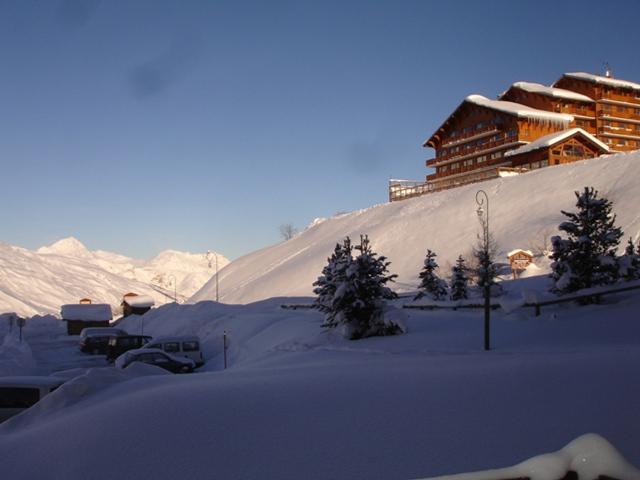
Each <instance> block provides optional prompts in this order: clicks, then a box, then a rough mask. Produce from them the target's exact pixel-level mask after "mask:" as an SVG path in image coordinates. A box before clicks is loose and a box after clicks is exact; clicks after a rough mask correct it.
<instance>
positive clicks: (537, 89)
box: [511, 82, 594, 102]
mask: <svg viewBox="0 0 640 480" xmlns="http://www.w3.org/2000/svg"><path fill="white" fill-rule="evenodd" d="M511 87H512V88H519V89H520V90H524V91H525V92H530V93H539V94H540V95H546V96H548V97H553V98H563V99H566V100H575V101H579V102H593V101H594V100H593V99H592V98H589V97H587V96H586V95H582V94H580V93H576V92H572V91H571V90H565V89H564V88H555V87H547V86H546V85H542V84H541V83H531V82H516V83H514V84H513V85H511Z"/></svg>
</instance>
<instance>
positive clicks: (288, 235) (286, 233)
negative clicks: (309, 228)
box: [280, 223, 298, 241]
mask: <svg viewBox="0 0 640 480" xmlns="http://www.w3.org/2000/svg"><path fill="white" fill-rule="evenodd" d="M296 233H298V231H297V230H296V229H295V227H294V226H293V225H292V224H291V223H283V224H282V225H280V236H281V237H282V238H283V239H284V240H285V241H286V240H291V239H292V238H293V237H294V236H295V235H296Z"/></svg>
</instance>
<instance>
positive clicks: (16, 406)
mask: <svg viewBox="0 0 640 480" xmlns="http://www.w3.org/2000/svg"><path fill="white" fill-rule="evenodd" d="M65 381H66V379H65V378H56V377H37V376H20V377H0V422H4V421H5V420H7V419H8V418H10V417H13V416H14V415H17V414H19V413H20V412H22V411H24V410H26V409H27V408H29V407H31V406H32V405H34V404H36V403H37V402H38V401H39V400H40V399H41V398H42V397H44V396H45V395H48V394H49V393H51V392H53V391H54V390H55V389H56V388H58V387H59V386H60V385H62V384H63V383H64V382H65Z"/></svg>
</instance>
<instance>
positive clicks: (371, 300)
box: [316, 236, 402, 340]
mask: <svg viewBox="0 0 640 480" xmlns="http://www.w3.org/2000/svg"><path fill="white" fill-rule="evenodd" d="M348 241H349V239H348V238H347V239H346V240H345V242H348ZM348 245H350V243H349V244H348ZM354 249H355V250H358V251H359V252H360V254H359V255H358V256H357V257H355V258H353V257H352V254H351V250H350V248H347V249H345V246H344V245H343V247H342V249H341V250H342V253H341V254H339V255H338V258H339V259H340V260H339V261H338V262H333V264H334V267H332V268H330V269H329V265H327V267H325V269H329V270H330V271H331V275H330V276H328V275H327V274H328V273H329V270H327V271H326V272H325V270H323V275H322V276H321V277H320V278H319V279H318V280H319V281H320V283H318V282H316V283H317V284H318V286H317V288H316V290H318V292H317V293H318V294H319V297H318V299H317V300H316V304H317V305H318V308H320V310H322V311H324V313H325V322H324V326H325V327H329V328H332V327H336V326H338V325H344V326H345V327H346V328H345V330H346V335H347V337H348V338H350V339H353V340H355V339H358V338H364V337H370V336H375V335H394V334H397V333H401V332H402V329H401V328H400V327H399V326H398V325H396V324H395V323H392V322H388V321H386V320H385V318H384V311H383V310H384V305H385V302H384V300H385V299H393V298H397V295H396V294H395V292H393V291H392V290H391V289H390V288H389V287H387V286H386V283H387V282H389V281H393V279H394V278H395V277H396V276H397V275H389V274H388V270H387V267H388V266H389V264H390V262H388V261H387V259H386V257H384V256H380V257H378V255H377V254H376V253H375V252H374V251H373V250H372V249H371V244H370V241H369V239H368V237H367V236H364V237H360V245H357V246H356V247H354ZM336 250H337V248H336ZM335 253H336V251H334V254H335ZM332 258H333V257H332ZM329 260H330V262H329V263H330V264H331V263H332V262H331V259H329ZM321 279H323V280H321ZM329 285H331V287H330V286H329ZM320 294H322V295H323V297H322V299H320ZM329 297H332V298H331V302H330V304H329V303H328V300H329Z"/></svg>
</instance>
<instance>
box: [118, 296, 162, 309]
mask: <svg viewBox="0 0 640 480" xmlns="http://www.w3.org/2000/svg"><path fill="white" fill-rule="evenodd" d="M123 301H124V302H125V303H126V304H127V305H129V306H130V307H136V308H146V307H153V306H154V305H155V303H156V302H155V301H154V300H153V298H151V297H150V296H148V295H127V296H126V297H124V300H123Z"/></svg>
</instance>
